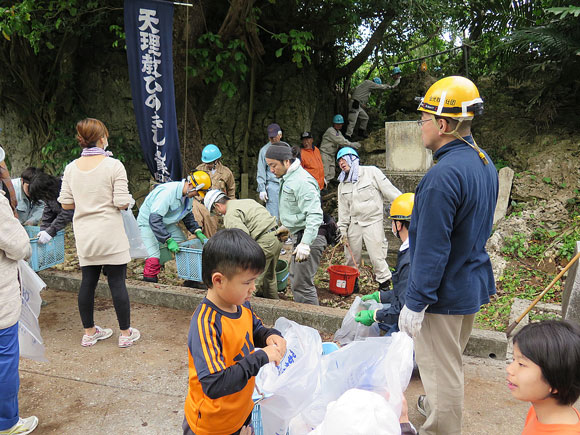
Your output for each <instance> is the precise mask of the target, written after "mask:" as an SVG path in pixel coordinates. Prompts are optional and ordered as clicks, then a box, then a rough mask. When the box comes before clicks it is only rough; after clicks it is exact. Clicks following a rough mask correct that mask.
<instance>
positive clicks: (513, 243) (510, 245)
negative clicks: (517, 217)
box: [501, 233, 528, 258]
mask: <svg viewBox="0 0 580 435" xmlns="http://www.w3.org/2000/svg"><path fill="white" fill-rule="evenodd" d="M527 251H528V244H527V240H526V236H525V235H524V234H521V233H514V235H513V236H512V237H510V238H508V239H506V241H505V244H504V247H503V248H502V250H501V252H502V253H503V254H506V255H509V256H512V257H519V258H524V257H525V254H526V252H527Z"/></svg>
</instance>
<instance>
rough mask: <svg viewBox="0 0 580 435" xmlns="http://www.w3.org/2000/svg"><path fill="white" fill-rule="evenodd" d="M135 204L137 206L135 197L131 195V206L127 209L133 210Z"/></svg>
mask: <svg viewBox="0 0 580 435" xmlns="http://www.w3.org/2000/svg"><path fill="white" fill-rule="evenodd" d="M134 206H135V198H133V197H131V200H130V201H129V206H128V207H127V210H132V209H133V207H134Z"/></svg>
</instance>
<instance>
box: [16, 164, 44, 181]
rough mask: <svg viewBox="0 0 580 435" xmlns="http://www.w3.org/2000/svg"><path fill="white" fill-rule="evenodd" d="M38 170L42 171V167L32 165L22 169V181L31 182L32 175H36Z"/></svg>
mask: <svg viewBox="0 0 580 435" xmlns="http://www.w3.org/2000/svg"><path fill="white" fill-rule="evenodd" d="M37 171H40V169H37V168H35V167H34V166H30V167H28V168H26V169H25V170H24V171H22V174H20V178H22V181H23V182H24V183H28V184H30V182H31V181H32V177H34V175H35V174H36V172H37Z"/></svg>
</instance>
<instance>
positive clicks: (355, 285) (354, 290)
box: [352, 277, 360, 293]
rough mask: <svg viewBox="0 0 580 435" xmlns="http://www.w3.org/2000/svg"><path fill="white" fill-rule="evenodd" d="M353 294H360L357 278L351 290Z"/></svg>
mask: <svg viewBox="0 0 580 435" xmlns="http://www.w3.org/2000/svg"><path fill="white" fill-rule="evenodd" d="M352 292H353V293H358V292H360V288H359V286H358V277H357V278H356V280H355V281H354V288H353V290H352Z"/></svg>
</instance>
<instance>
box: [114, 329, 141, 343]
mask: <svg viewBox="0 0 580 435" xmlns="http://www.w3.org/2000/svg"><path fill="white" fill-rule="evenodd" d="M129 331H130V332H131V334H130V335H123V334H121V335H119V347H131V346H133V343H135V342H136V341H137V340H139V338H141V333H140V332H139V330H138V329H137V328H129Z"/></svg>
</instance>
